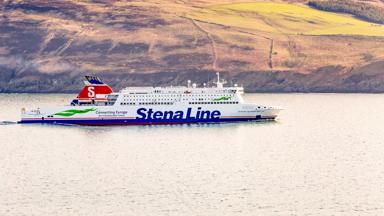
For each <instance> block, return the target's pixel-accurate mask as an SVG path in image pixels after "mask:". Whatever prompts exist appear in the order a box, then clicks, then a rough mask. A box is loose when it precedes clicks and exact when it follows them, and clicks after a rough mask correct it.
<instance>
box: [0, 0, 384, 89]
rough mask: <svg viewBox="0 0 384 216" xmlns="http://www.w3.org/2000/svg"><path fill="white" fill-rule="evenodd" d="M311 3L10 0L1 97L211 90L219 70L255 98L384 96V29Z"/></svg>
mask: <svg viewBox="0 0 384 216" xmlns="http://www.w3.org/2000/svg"><path fill="white" fill-rule="evenodd" d="M354 2H355V3H357V4H359V3H360V1H354ZM364 2H366V1H364ZM307 3H308V2H307V1H305V0H302V1H300V0H296V1H294V0H290V1H288V0H287V1H272V0H270V1H268V2H265V1H263V2H262V1H250V2H248V1H247V3H243V1H237V0H227V1H221V3H220V4H218V3H217V1H213V0H200V1H182V0H149V1H145V2H142V1H117V0H115V1H107V0H93V1H75V0H51V1H47V0H13V1H12V0H8V1H3V2H0V7H1V10H0V11H1V16H0V19H1V20H2V22H0V92H76V91H77V89H79V88H80V86H81V76H83V75H85V74H93V75H100V76H102V77H103V78H104V79H105V80H106V81H107V82H109V83H111V84H112V86H113V87H114V88H116V89H119V88H122V87H124V86H126V85H135V86H138V85H168V84H172V85H179V84H185V83H186V81H187V80H188V79H191V80H194V81H196V82H197V83H199V82H201V83H203V82H208V81H209V80H211V81H212V79H213V78H214V72H215V71H221V72H222V73H223V75H224V77H225V78H226V79H227V80H229V81H232V82H236V83H240V84H243V85H244V86H245V88H246V90H247V91H250V92H254V91H262V92H295V91H300V92H384V25H381V24H378V23H373V22H368V21H366V20H364V19H360V18H359V17H356V16H354V15H353V14H347V13H336V12H329V11H323V10H317V9H315V8H312V7H310V6H308V5H307ZM369 4H370V5H372V7H377V8H382V7H384V3H383V2H382V1H379V0H377V1H370V2H369Z"/></svg>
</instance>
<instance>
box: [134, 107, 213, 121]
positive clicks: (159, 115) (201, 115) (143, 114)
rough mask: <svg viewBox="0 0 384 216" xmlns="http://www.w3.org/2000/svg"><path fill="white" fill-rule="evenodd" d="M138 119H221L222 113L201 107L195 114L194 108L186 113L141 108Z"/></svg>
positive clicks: (138, 111)
mask: <svg viewBox="0 0 384 216" xmlns="http://www.w3.org/2000/svg"><path fill="white" fill-rule="evenodd" d="M137 115H138V116H137V117H136V119H143V120H144V119H146V120H151V119H153V120H163V119H172V120H178V119H210V120H211V119H219V118H220V115H221V113H220V111H219V110H214V111H209V110H201V107H199V108H197V110H196V112H193V110H192V108H188V109H187V111H186V112H183V111H181V110H180V111H164V112H163V111H153V109H152V108H150V109H146V108H140V109H138V110H137Z"/></svg>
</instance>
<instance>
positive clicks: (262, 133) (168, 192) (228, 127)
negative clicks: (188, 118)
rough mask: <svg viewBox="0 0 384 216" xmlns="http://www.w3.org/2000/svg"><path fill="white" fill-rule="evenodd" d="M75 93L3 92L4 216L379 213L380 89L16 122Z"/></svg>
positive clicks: (383, 207)
mask: <svg viewBox="0 0 384 216" xmlns="http://www.w3.org/2000/svg"><path fill="white" fill-rule="evenodd" d="M73 97H74V95H65V94H38V95H36V94H0V121H1V122H3V123H2V125H0V215H12V216H14V215H39V216H41V215H50V216H51V215H92V216H94V215H100V216H105V215H135V216H136V215H156V216H158V215H177V216H180V215H190V216H196V215H212V216H213V215H348V216H350V215H384V127H383V122H384V95H382V94H247V95H246V96H245V100H246V101H250V102H254V103H260V104H265V105H277V106H282V107H283V108H284V110H283V111H282V112H281V114H280V115H279V118H278V120H277V121H275V122H264V123H229V124H197V125H160V126H125V127H80V126H53V125H18V124H10V122H9V121H16V120H18V118H19V114H20V110H21V108H23V107H25V108H27V109H28V108H37V107H49V106H57V105H63V104H67V103H69V102H70V101H71V99H72V98H73ZM6 121H8V122H6Z"/></svg>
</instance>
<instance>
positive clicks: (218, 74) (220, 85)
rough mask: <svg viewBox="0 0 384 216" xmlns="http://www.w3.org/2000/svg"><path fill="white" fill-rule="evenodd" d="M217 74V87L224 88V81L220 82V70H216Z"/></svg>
mask: <svg viewBox="0 0 384 216" xmlns="http://www.w3.org/2000/svg"><path fill="white" fill-rule="evenodd" d="M216 75H217V83H216V87H217V88H223V83H222V82H220V73H219V72H216Z"/></svg>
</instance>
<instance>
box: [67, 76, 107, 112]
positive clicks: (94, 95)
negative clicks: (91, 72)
mask: <svg viewBox="0 0 384 216" xmlns="http://www.w3.org/2000/svg"><path fill="white" fill-rule="evenodd" d="M84 84H85V86H84V88H83V89H82V90H81V91H80V93H79V95H77V97H76V99H75V100H73V101H72V103H71V104H72V105H77V104H81V103H85V104H94V103H95V102H98V101H101V102H104V101H107V96H108V95H109V94H111V93H112V92H113V90H112V88H111V87H110V86H108V85H107V84H105V83H104V82H103V81H102V80H101V79H100V78H99V77H96V76H85V79H84Z"/></svg>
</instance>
